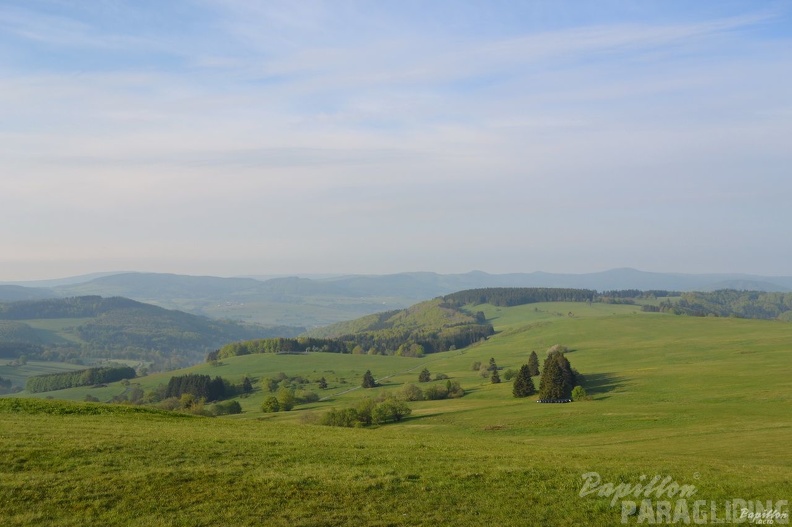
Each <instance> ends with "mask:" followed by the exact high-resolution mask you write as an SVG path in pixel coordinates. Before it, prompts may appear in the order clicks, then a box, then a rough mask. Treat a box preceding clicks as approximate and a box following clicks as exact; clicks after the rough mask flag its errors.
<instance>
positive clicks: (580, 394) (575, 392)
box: [572, 386, 588, 401]
mask: <svg viewBox="0 0 792 527" xmlns="http://www.w3.org/2000/svg"><path fill="white" fill-rule="evenodd" d="M586 399H588V395H586V389H585V388H583V387H582V386H575V387H574V388H573V389H572V400H573V401H584V400H586Z"/></svg>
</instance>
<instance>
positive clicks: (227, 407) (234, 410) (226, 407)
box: [209, 401, 242, 415]
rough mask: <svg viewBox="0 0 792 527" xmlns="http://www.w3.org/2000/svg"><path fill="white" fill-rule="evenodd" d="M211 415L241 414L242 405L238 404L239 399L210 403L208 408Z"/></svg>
mask: <svg viewBox="0 0 792 527" xmlns="http://www.w3.org/2000/svg"><path fill="white" fill-rule="evenodd" d="M209 413H210V414H211V415H232V414H241V413H242V405H241V404H239V401H225V402H222V403H217V404H214V405H212V407H211V408H210V410H209Z"/></svg>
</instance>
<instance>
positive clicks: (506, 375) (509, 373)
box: [503, 368, 517, 381]
mask: <svg viewBox="0 0 792 527" xmlns="http://www.w3.org/2000/svg"><path fill="white" fill-rule="evenodd" d="M516 376H517V370H515V369H512V368H509V369H508V370H506V371H505V372H503V380H504V381H510V380H512V379H513V378H514V377H516Z"/></svg>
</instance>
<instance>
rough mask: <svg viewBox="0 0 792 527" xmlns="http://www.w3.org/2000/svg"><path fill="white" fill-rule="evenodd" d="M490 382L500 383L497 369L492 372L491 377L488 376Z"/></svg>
mask: <svg viewBox="0 0 792 527" xmlns="http://www.w3.org/2000/svg"><path fill="white" fill-rule="evenodd" d="M490 382H491V383H492V384H498V383H500V382H501V378H500V375H498V369H497V368H495V369H494V370H492V375H491V376H490Z"/></svg>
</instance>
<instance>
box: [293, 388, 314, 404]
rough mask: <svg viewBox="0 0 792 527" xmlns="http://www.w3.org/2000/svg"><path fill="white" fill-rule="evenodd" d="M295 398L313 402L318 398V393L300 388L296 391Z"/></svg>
mask: <svg viewBox="0 0 792 527" xmlns="http://www.w3.org/2000/svg"><path fill="white" fill-rule="evenodd" d="M297 400H298V401H299V402H300V403H303V404H304V403H315V402H316V401H318V400H319V394H318V393H316V392H311V391H308V390H300V391H299V392H297Z"/></svg>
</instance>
